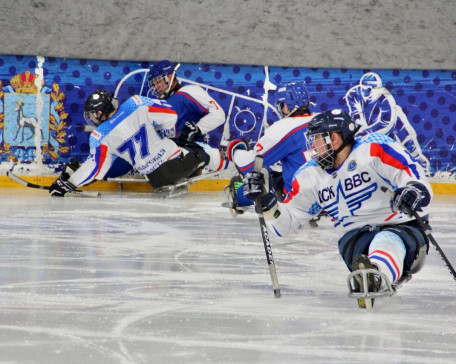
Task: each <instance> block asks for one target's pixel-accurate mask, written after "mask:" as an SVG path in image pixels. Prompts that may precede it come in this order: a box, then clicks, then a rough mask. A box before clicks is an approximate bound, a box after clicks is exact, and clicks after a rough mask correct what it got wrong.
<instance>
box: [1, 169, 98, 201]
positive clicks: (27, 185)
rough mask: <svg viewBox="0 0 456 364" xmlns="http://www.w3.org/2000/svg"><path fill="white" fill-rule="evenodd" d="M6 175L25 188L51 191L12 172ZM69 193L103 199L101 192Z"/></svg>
mask: <svg viewBox="0 0 456 364" xmlns="http://www.w3.org/2000/svg"><path fill="white" fill-rule="evenodd" d="M6 175H7V176H8V177H9V178H11V179H12V180H13V181H15V182H17V183H19V184H21V185H22V186H25V187H30V188H38V189H40V190H48V191H49V189H50V187H49V186H41V185H37V184H34V183H31V182H27V181H25V180H23V179H22V178H19V177H18V176H16V175H15V174H14V173H13V172H10V171H7V172H6ZM69 193H72V194H77V195H81V196H88V197H101V193H100V192H92V191H81V190H74V191H71V192H69Z"/></svg>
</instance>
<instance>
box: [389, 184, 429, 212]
mask: <svg viewBox="0 0 456 364" xmlns="http://www.w3.org/2000/svg"><path fill="white" fill-rule="evenodd" d="M430 201H431V196H430V194H429V192H428V190H427V189H426V187H424V186H423V185H422V184H421V183H414V184H409V185H407V186H405V187H401V188H398V189H397V190H396V191H394V197H392V198H391V201H390V204H391V209H392V210H393V211H402V212H403V213H405V214H407V215H409V216H410V215H411V214H412V211H423V210H422V209H421V208H422V207H424V206H427V205H428V204H429V202H430Z"/></svg>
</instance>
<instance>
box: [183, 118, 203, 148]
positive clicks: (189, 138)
mask: <svg viewBox="0 0 456 364" xmlns="http://www.w3.org/2000/svg"><path fill="white" fill-rule="evenodd" d="M202 136H203V134H201V130H200V129H199V128H198V126H197V125H196V124H195V123H194V122H193V121H187V122H186V123H185V125H184V127H183V128H182V130H181V132H180V133H179V142H180V143H182V144H185V143H189V142H193V141H194V140H195V139H196V138H198V137H202Z"/></svg>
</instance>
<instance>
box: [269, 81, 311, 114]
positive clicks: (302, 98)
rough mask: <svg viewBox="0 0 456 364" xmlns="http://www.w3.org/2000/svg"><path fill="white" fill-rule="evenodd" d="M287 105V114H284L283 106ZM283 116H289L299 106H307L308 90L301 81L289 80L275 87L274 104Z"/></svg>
mask: <svg viewBox="0 0 456 364" xmlns="http://www.w3.org/2000/svg"><path fill="white" fill-rule="evenodd" d="M284 104H286V105H287V107H288V110H289V114H287V115H284V113H283V106H284ZM274 106H275V107H276V109H277V111H278V112H279V113H280V115H281V116H282V118H283V117H286V116H289V115H290V114H292V113H293V112H294V111H296V110H297V109H299V108H301V107H309V92H308V91H307V88H306V86H305V84H304V83H303V82H290V83H286V84H285V85H283V86H280V87H279V88H278V89H277V95H276V99H275V105H274Z"/></svg>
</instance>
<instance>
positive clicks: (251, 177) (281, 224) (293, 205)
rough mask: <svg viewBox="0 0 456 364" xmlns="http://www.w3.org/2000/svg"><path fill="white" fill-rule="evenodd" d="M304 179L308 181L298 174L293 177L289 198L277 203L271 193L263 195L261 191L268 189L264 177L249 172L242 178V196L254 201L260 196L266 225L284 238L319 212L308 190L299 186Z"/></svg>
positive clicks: (319, 209) (273, 194) (318, 207)
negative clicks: (284, 201)
mask: <svg viewBox="0 0 456 364" xmlns="http://www.w3.org/2000/svg"><path fill="white" fill-rule="evenodd" d="M304 174H305V173H304ZM306 178H307V179H308V178H309V176H300V175H299V174H298V175H297V176H295V178H294V180H293V190H292V192H291V194H290V198H289V199H287V202H286V203H278V202H277V197H276V195H275V193H274V192H273V191H271V190H270V191H269V192H268V193H266V194H263V192H262V191H264V189H268V186H267V183H266V182H265V180H264V177H263V176H262V175H260V174H259V173H258V172H255V171H253V172H249V173H247V174H246V175H245V177H244V184H245V186H244V196H245V197H246V198H248V199H250V200H255V199H256V198H257V197H258V196H260V195H262V198H261V202H262V207H263V215H264V218H265V220H266V222H267V224H268V225H269V227H270V228H271V229H272V230H273V231H274V233H276V234H277V235H278V236H286V235H288V234H290V233H291V232H293V231H296V230H297V229H298V228H299V227H300V226H302V222H303V221H310V220H311V219H312V218H313V217H314V215H315V214H316V213H318V212H319V211H321V208H320V206H319V205H318V204H317V203H316V202H315V201H312V200H313V196H312V194H311V193H310V188H301V186H300V185H301V183H300V180H302V179H304V180H305V179H306ZM307 185H308V184H307ZM303 186H304V185H303Z"/></svg>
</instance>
